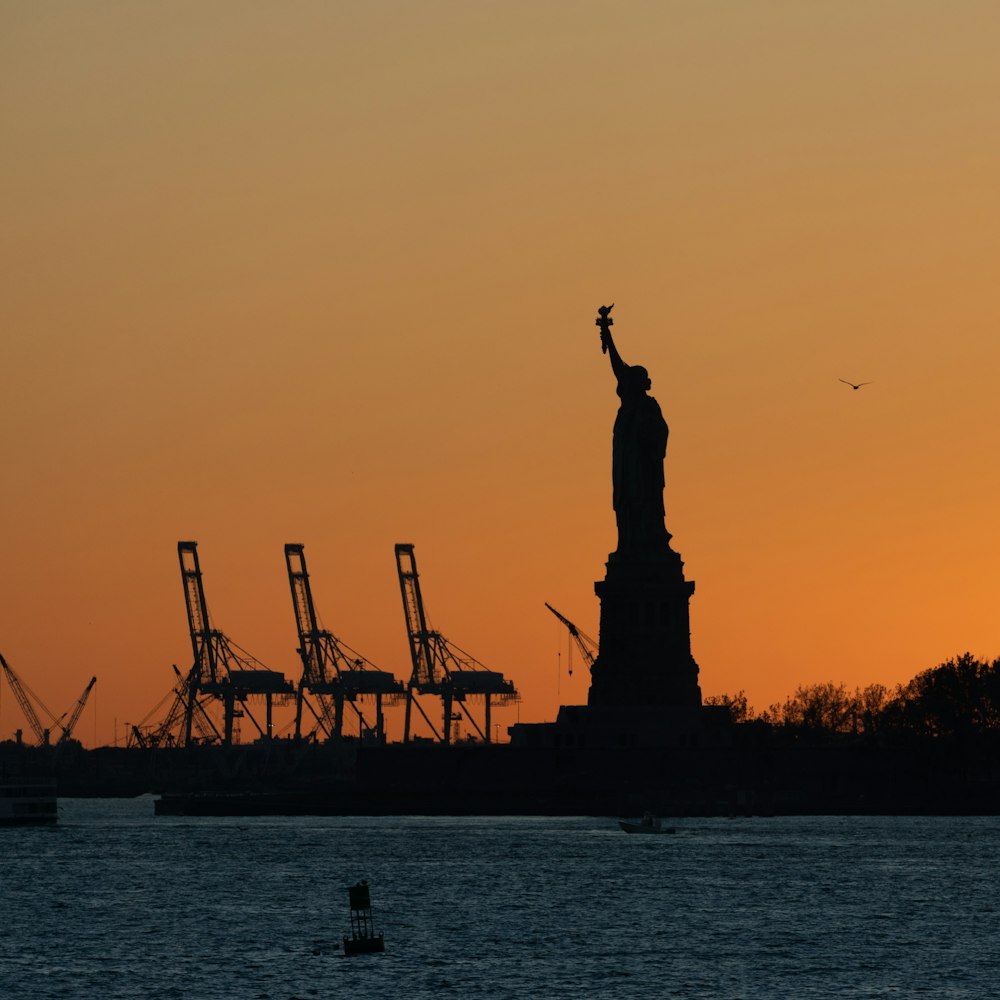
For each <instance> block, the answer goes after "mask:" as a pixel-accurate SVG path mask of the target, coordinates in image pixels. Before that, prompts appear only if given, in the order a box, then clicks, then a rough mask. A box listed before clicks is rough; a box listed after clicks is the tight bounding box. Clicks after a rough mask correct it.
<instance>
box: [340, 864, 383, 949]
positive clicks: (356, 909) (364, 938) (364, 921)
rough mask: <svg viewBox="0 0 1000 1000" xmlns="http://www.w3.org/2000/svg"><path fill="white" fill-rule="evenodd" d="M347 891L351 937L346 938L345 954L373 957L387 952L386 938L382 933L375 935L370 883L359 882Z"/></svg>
mask: <svg viewBox="0 0 1000 1000" xmlns="http://www.w3.org/2000/svg"><path fill="white" fill-rule="evenodd" d="M347 891H348V892H349V893H350V898H351V936H350V937H345V938H344V954H345V955H371V954H375V953H378V952H382V951H385V937H384V936H383V934H382V932H381V931H379V933H378V934H376V933H375V922H374V920H373V919H372V900H371V894H370V893H369V891H368V883H367V882H365V881H361V882H358V883H357V884H356V885H352V886H351V887H350V888H349V889H348V890H347Z"/></svg>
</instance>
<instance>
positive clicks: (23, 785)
mask: <svg viewBox="0 0 1000 1000" xmlns="http://www.w3.org/2000/svg"><path fill="white" fill-rule="evenodd" d="M58 820H59V812H58V806H57V802H56V786H55V784H53V783H52V782H42V781H11V780H9V779H8V780H6V781H4V782H3V783H2V784H0V826H51V825H52V824H54V823H56V822H58Z"/></svg>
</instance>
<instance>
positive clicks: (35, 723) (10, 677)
mask: <svg viewBox="0 0 1000 1000" xmlns="http://www.w3.org/2000/svg"><path fill="white" fill-rule="evenodd" d="M0 667H3V672H4V675H5V676H6V678H7V683H8V684H9V685H10V689H11V691H13V692H14V697H15V698H16V699H17V703H18V704H19V705H20V706H21V711H22V712H23V713H24V717H25V719H27V720H28V725H29V726H31V731H32V732H33V733H34V734H35V739H36V740H38V745H39V746H48V745H49V734H50V730H49V728H48V727H47V726H43V725H42V723H41V720H40V719H39V718H38V713H37V712H36V711H35V708H34V706H33V705H32V704H31V699H30V698H29V697H28V695H29V693H30V694H31V697H32V698H34V699H35V701H37V702H38V704H39V705H41V707H42V708H43V709H44V711H45V713H46V714H47V715H48V716H49V718H51V719H52V720H53V721H55V718H54V717H53V715H52V713H51V712H50V711H49V710H48V709H47V708H45V706H44V705H42V701H41V699H40V698H39V697H38V695H36V694H34V692H29V689H28V688H27V686H26V685H25V684H24V683H23V682H22V681H21V679H20V677H18V676H17V674H15V673H14V669H13V667H11V666H10V664H9V663H8V662H7V661H6V660H5V659H4V657H3V654H2V653H0ZM18 732H20V730H18ZM18 738H19V739H20V737H18Z"/></svg>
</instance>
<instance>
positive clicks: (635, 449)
mask: <svg viewBox="0 0 1000 1000" xmlns="http://www.w3.org/2000/svg"><path fill="white" fill-rule="evenodd" d="M613 306H614V304H613V303H612V305H610V306H602V307H601V308H600V309H599V310H598V314H599V315H598V318H597V326H599V327H600V329H601V350H602V351H603V352H606V353H607V354H608V355H609V357H610V358H611V370H612V371H613V372H614V375H615V378H616V379H617V380H618V387H617V392H618V396H619V398H620V399H621V406H619V408H618V416H617V417H616V418H615V429H614V438H613V444H612V458H611V477H612V483H613V485H614V499H613V502H614V508H615V519H616V521H617V523H618V549H617V550H616V552H615V553H613V555H615V556H617V557H645V558H648V557H650V556H654V557H655V556H656V555H658V554H661V553H663V552H664V550H669V547H670V537H671V536H670V534H669V532H668V531H667V529H666V526H665V524H664V509H663V487H664V478H663V460H664V458H665V456H666V453H667V435H668V433H669V430H668V428H667V423H666V421H665V420H664V419H663V414H662V412H661V411H660V406H659V403H657V402H656V400H655V399H654V398H653V397H652V396H650V395H649V394H648V391H649V389H650V388H651V386H652V382H651V381H650V379H649V373H648V372H647V371H646V369H645V368H643V367H642V366H641V365H627V364H625V362H624V361H623V360H622V357H621V355H620V354H619V353H618V348H617V347H616V346H615V342H614V339H613V338H612V336H611V326H612V325H613V324H614V320H613V319H612V318H611V316H610V313H611V310H612V308H613Z"/></svg>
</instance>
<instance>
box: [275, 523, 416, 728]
mask: <svg viewBox="0 0 1000 1000" xmlns="http://www.w3.org/2000/svg"><path fill="white" fill-rule="evenodd" d="M304 548H305V546H303V545H300V544H297V543H291V542H290V543H288V544H286V545H285V565H286V566H287V568H288V583H289V585H290V586H291V590H292V606H293V607H294V609H295V624H296V626H297V628H298V635H299V646H298V650H297V652H298V654H299V656H300V657H301V658H302V678H301V679H300V680H299V686H298V693H297V695H296V699H295V738H296V739H297V740H298V739H301V738H302V707H303V705H305V706H307V707H308V708H309V710H310V711H311V712H312V714H313V716H314V717H315V719H316V722H317V724H318V726H319V728H320V729H322V730H323V732H324V734H325V735H326V737H327V738H328V739H330V738H333V739H340V737H341V736H342V735H343V727H344V702H345V701H346V702H347V703H348V704H349V705H350V706H351V708H352V709H353V710H354V712H355V714H356V715H357V717H358V723H359V726H360V732H361V736H362V737H364V736H365V735H366V730H367V731H368V732H370V733H371V734H372V736H373V737H374V739H375V740H376V741H377V742H379V743H384V742H385V719H384V716H383V712H382V704H383V699H384V698H387V699H388V700H389V702H390V703H394V702H396V701H398V700H399V699H401V698H402V696H403V694H404V693H405V689H404V687H403V685H402V683H400V681H398V680H397V679H396V678H395V677H394V676H393V675H392V674H391V673H389V671H388V670H380V669H378V668H377V667H376V666H374V665H373V664H372V663H371V662H370V661H369V660H367V659H366V658H365V657H363V656H361V655H360V654H359V653H358V652H357V651H356V650H353V649H351V647H350V646H348V645H347V644H346V643H342V642H340V641H339V640H338V639H337V638H336V636H334V635H333V633H332V632H329V631H328V630H327V629H324V628H321V627H320V624H319V619H318V618H317V616H316V606H315V604H313V596H312V587H311V585H310V583H309V573H308V571H307V570H306V556H305V551H304ZM307 692H308V693H309V694H311V695H313V696H314V697H315V698H316V701H317V703H318V705H319V709H318V710H317V709H316V708H314V707H313V705H312V704H311V703H310V701H309V700H308V699H307V698H306V693H307ZM365 695H374V696H375V726H374V729H372V728H371V727H369V726H368V725H367V724H366V721H365V717H364V714H363V713H362V711H361V709H360V708H359V707H358V704H357V699H358V698H359V697H363V696H365ZM331 701H332V703H333V704H332V709H331V704H330V703H331Z"/></svg>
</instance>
